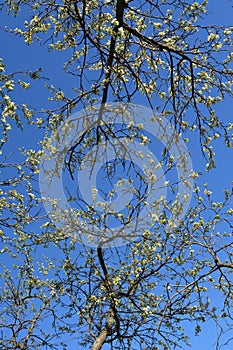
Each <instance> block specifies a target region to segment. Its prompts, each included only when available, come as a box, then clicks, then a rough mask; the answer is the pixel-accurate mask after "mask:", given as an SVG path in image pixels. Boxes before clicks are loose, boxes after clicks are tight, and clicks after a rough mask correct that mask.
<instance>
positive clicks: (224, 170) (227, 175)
mask: <svg viewBox="0 0 233 350" xmlns="http://www.w3.org/2000/svg"><path fill="white" fill-rule="evenodd" d="M209 2H210V3H209V6H208V8H209V11H210V16H209V22H210V23H212V24H213V23H214V24H218V25H223V24H226V25H231V26H232V25H233V19H232V18H233V16H232V15H233V8H232V6H233V2H232V1H230V0H229V1H228V0H210V1H209ZM19 22H21V23H22V20H21V19H16V20H14V19H12V18H9V17H7V16H5V17H2V14H1V18H0V48H1V52H0V57H2V58H3V60H4V63H6V65H7V66H6V72H7V73H10V72H12V71H19V70H24V68H28V69H30V70H36V69H38V68H39V67H42V68H43V74H42V75H43V76H48V77H49V78H50V80H51V83H52V84H53V85H54V86H56V87H59V86H60V87H61V89H62V90H63V91H65V92H67V93H68V92H71V88H72V87H73V86H75V78H74V77H72V76H70V77H69V79H68V77H67V75H65V74H64V73H62V66H63V63H64V61H65V53H62V52H57V53H54V52H52V53H48V52H47V50H46V48H45V47H42V46H39V45H38V44H36V43H34V44H32V45H30V46H26V45H25V44H24V42H23V39H22V38H19V37H17V38H16V37H14V36H11V35H10V34H9V33H5V32H4V31H3V30H2V29H3V28H4V26H5V25H8V24H9V23H12V24H13V25H14V23H16V26H18V27H20V24H19ZM22 80H23V77H22ZM17 91H18V92H17V96H15V100H16V102H20V103H26V104H29V105H32V106H35V107H36V108H37V109H40V108H46V107H47V106H48V102H47V98H48V95H47V92H45V90H44V89H43V87H42V84H41V83H39V82H36V81H35V82H34V84H32V89H29V90H28V91H26V90H23V89H22V90H21V91H19V90H17ZM137 102H138V103H140V101H137ZM216 110H217V112H218V114H219V116H220V118H221V119H222V120H225V122H226V124H227V123H228V122H233V101H232V100H230V99H226V100H225V101H224V103H221V104H219V105H217V107H216ZM38 117H39V115H38ZM30 130H31V128H30V127H28V126H25V129H24V131H20V130H16V128H13V130H12V131H11V133H10V137H11V142H10V146H8V147H10V148H11V147H12V150H14V149H16V148H17V147H23V146H24V147H25V148H37V149H38V148H39V146H38V140H40V139H41V138H42V137H43V134H42V132H41V131H38V132H37V133H33V134H32V133H31V132H30ZM215 145H216V146H215V147H216V149H215V153H216V158H215V160H216V169H213V170H211V171H210V172H208V173H205V170H204V169H205V166H204V162H200V157H202V155H201V153H200V150H199V145H198V144H196V143H195V141H192V142H191V143H190V144H187V147H189V149H190V152H191V156H192V162H193V168H194V170H195V171H202V172H203V173H204V175H203V177H201V183H205V182H207V183H208V185H209V188H210V190H211V191H212V192H213V196H214V198H215V197H216V198H218V199H219V200H221V199H222V196H223V194H222V189H223V188H224V187H227V188H230V187H231V184H232V179H233V176H232V173H233V150H232V149H227V148H226V147H225V146H224V145H222V143H221V142H220V141H219V140H216V141H215ZM216 303H218V301H217V300H216ZM215 332H216V330H215V326H214V324H213V323H208V322H207V323H206V325H203V332H202V333H201V334H200V335H199V336H198V337H193V336H192V334H191V338H192V346H191V349H192V350H202V349H206V350H207V349H208V350H213V349H214V347H213V341H214V340H215V336H214V334H215ZM229 336H230V334H228V337H229ZM231 336H232V337H233V330H232V334H231ZM69 349H70V350H72V349H76V350H77V346H75V347H72V346H70V348H69ZM80 349H81V348H80ZM229 350H230V349H229Z"/></svg>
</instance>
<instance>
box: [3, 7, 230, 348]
mask: <svg viewBox="0 0 233 350" xmlns="http://www.w3.org/2000/svg"><path fill="white" fill-rule="evenodd" d="M1 11H2V13H5V14H6V13H7V14H8V15H9V16H13V17H15V18H16V19H15V23H16V25H17V27H14V28H6V29H5V30H6V31H8V32H10V33H11V34H14V35H16V36H19V37H21V38H22V39H24V41H25V44H26V45H31V44H32V43H35V42H36V43H37V44H36V45H42V46H44V45H48V47H49V50H50V51H51V52H54V51H58V52H60V55H62V54H63V52H65V56H66V58H65V62H64V70H65V72H66V74H67V76H71V77H73V78H75V83H74V88H73V91H72V92H71V91H69V92H68V93H65V92H63V90H62V89H61V88H55V87H54V86H53V85H52V84H50V83H49V80H48V77H46V76H44V75H43V70H42V69H41V68H38V69H37V70H30V69H27V67H25V70H24V71H16V72H10V73H8V72H7V67H6V66H5V63H4V62H3V61H2V60H1V61H0V81H1V84H2V85H1V97H2V100H1V110H2V114H1V130H2V139H1V153H2V154H4V157H3V160H2V161H1V164H0V166H1V171H2V174H3V176H4V177H5V179H4V180H1V182H0V184H1V187H2V189H1V200H0V206H1V215H2V216H1V218H0V223H1V226H2V229H1V231H0V233H1V241H2V249H1V255H2V260H1V261H2V262H1V279H2V283H1V289H0V291H1V296H0V302H1V311H0V327H1V330H2V339H0V349H62V348H63V349H71V348H72V349H73V348H75V346H78V345H74V344H79V346H82V347H83V348H84V347H86V346H89V347H91V349H92V350H97V349H101V348H103V349H108V348H111V349H145V348H148V349H154V350H155V349H159V350H160V349H164V350H166V349H175V348H185V346H186V344H188V342H189V337H191V332H190V328H192V329H193V330H194V332H195V334H196V335H198V334H199V333H200V332H201V330H202V325H203V324H204V322H206V321H210V322H214V323H216V325H217V329H218V333H217V335H216V349H219V348H220V346H221V345H223V346H224V345H225V346H226V347H228V348H229V344H230V343H231V342H232V334H231V332H230V330H231V328H232V312H231V310H232V300H233V294H232V291H233V282H232V279H231V273H232V271H233V258H232V256H233V251H232V247H233V242H232V214H233V208H232V207H231V203H232V189H229V190H228V189H224V198H223V199H220V198H218V199H217V200H216V199H215V198H214V199H212V193H211V191H210V189H209V188H208V186H207V185H205V186H204V187H203V182H202V180H201V176H200V178H199V179H198V176H199V174H198V173H197V172H195V171H191V172H190V174H189V180H190V181H192V179H196V180H195V181H196V182H197V183H196V184H195V185H194V194H193V198H192V202H191V203H192V205H190V208H189V210H188V211H187V212H186V213H185V215H183V216H182V217H181V218H179V220H178V221H177V222H176V223H175V225H174V226H173V225H172V220H173V219H174V216H175V215H174V213H175V214H176V213H179V210H180V209H179V204H180V203H177V201H176V200H175V199H176V196H175V197H174V196H173V193H175V194H176V193H177V191H178V189H179V183H180V182H182V181H184V180H186V179H181V178H178V179H177V176H175V177H174V173H173V172H172V171H173V170H174V167H175V166H176V167H177V166H178V164H177V163H176V164H174V159H173V155H172V151H171V150H172V148H171V147H172V146H171V144H170V145H164V147H162V149H161V157H160V161H159V162H158V164H157V165H158V169H159V168H161V167H162V168H163V169H164V174H165V175H168V177H169V176H170V174H171V179H172V183H170V184H168V183H166V185H165V186H167V188H168V189H169V191H170V192H169V193H170V197H168V199H167V200H166V199H164V198H160V202H159V206H160V207H161V206H162V210H158V208H157V207H158V203H157V202H154V207H152V209H151V208H150V210H151V212H149V214H148V215H151V217H152V219H153V225H152V226H148V227H146V225H145V224H146V223H147V221H146V220H147V219H148V218H146V219H145V221H144V222H143V228H142V227H140V236H137V235H136V236H135V235H133V237H131V236H130V239H128V237H129V236H127V239H126V241H125V242H123V243H124V244H123V243H122V244H121V245H120V246H119V245H115V246H114V245H111V244H110V247H107V248H106V247H105V243H106V241H105V240H104V238H103V237H102V236H98V237H97V238H98V242H96V241H94V244H90V245H87V244H86V242H84V243H83V244H81V243H80V240H79V242H77V235H78V233H77V232H76V235H73V234H71V233H72V232H68V231H69V230H68V229H67V226H65V227H64V225H63V226H62V225H61V223H64V221H63V220H64V218H67V215H68V219H69V220H71V221H72V220H73V221H74V222H75V224H74V226H72V227H74V228H76V227H77V226H76V225H77V223H78V225H79V226H78V227H79V230H81V229H80V227H83V232H84V233H85V235H86V234H87V232H86V226H84V224H83V222H88V225H89V226H87V227H90V225H92V224H93V225H97V226H98V225H99V226H98V227H99V231H98V232H101V230H110V229H109V226H108V221H107V220H106V215H105V216H103V215H99V214H98V212H97V211H96V210H93V207H92V206H91V205H87V203H85V202H84V203H82V204H81V205H80V201H81V195H80V193H79V192H78V191H77V192H76V195H75V196H74V195H73V194H72V193H70V192H69V191H68V190H67V198H68V199H69V202H70V203H72V202H75V203H76V205H79V206H80V207H79V210H76V211H75V210H73V209H72V210H71V211H70V212H68V213H67V211H66V209H64V208H58V209H59V210H58V211H57V205H58V203H56V202H51V201H50V202H49V205H50V209H51V208H52V209H53V210H54V213H55V217H53V219H51V217H49V216H48V215H47V213H46V211H45V210H44V209H43V203H42V198H41V195H40V193H39V187H38V173H39V168H40V162H41V159H42V160H44V161H46V156H47V157H48V155H49V154H52V155H53V154H54V153H53V152H54V150H53V146H54V140H56V139H55V137H60V136H62V137H63V136H64V134H65V132H66V133H67V134H68V135H70V133H72V131H71V129H70V127H69V128H68V129H67V130H65V129H64V125H65V126H66V125H67V124H65V122H66V121H67V120H68V121H70V119H69V118H70V116H71V115H72V113H74V112H75V111H77V109H79V110H81V109H83V108H84V111H88V112H85V113H87V114H85V117H86V118H84V120H85V122H87V123H91V122H92V117H93V115H95V116H97V121H98V123H97V124H93V125H92V127H90V126H88V127H86V128H85V129H84V132H83V133H82V134H81V135H80V134H77V135H78V137H77V135H76V134H72V135H74V136H75V138H74V139H72V141H73V144H72V147H71V146H70V147H68V149H66V154H65V156H66V157H65V159H62V161H64V168H63V171H64V173H65V174H66V176H67V178H68V177H70V178H71V179H75V176H76V172H77V171H80V164H82V161H83V160H84V159H85V157H86V154H87V152H90V151H91V150H92V149H94V147H95V152H94V153H92V158H91V168H92V167H93V168H94V165H95V163H96V162H97V161H98V157H99V155H100V153H98V152H101V145H108V147H109V144H111V145H112V147H113V149H114V150H115V151H118V148H117V147H118V145H120V146H121V147H122V149H125V145H126V143H125V142H126V138H127V137H129V138H135V139H136V140H137V141H138V142H139V143H141V144H142V145H147V144H148V142H147V137H148V132H143V130H142V129H143V126H144V125H141V126H140V125H138V124H137V125H134V124H131V123H130V121H131V120H130V115H129V116H128V114H127V113H128V112H129V109H128V107H126V106H131V105H128V104H127V103H132V104H133V103H135V102H137V100H138V99H140V101H141V104H144V105H145V106H147V107H148V106H149V107H150V108H151V110H152V111H153V113H154V116H155V115H156V113H160V114H159V116H160V119H159V120H162V123H163V122H166V125H168V123H170V124H171V125H173V126H174V128H175V130H174V133H173V134H172V135H173V136H174V137H175V136H177V137H181V136H182V137H183V138H184V139H185V141H188V138H189V139H190V140H192V139H195V140H198V143H199V144H198V145H197V148H198V147H200V150H201V152H202V154H203V162H204V161H206V169H207V171H209V170H211V169H212V168H214V167H215V163H214V150H213V145H214V140H215V139H221V140H223V141H224V142H225V144H226V147H232V143H231V138H232V135H231V130H232V128H233V124H228V125H227V123H225V121H224V120H222V119H221V118H220V117H219V116H218V115H217V112H216V111H215V105H216V104H217V103H220V102H222V101H224V99H225V98H226V97H227V96H228V97H232V87H231V86H232V82H233V80H232V76H233V71H232V61H233V54H232V52H231V48H232V32H233V27H225V26H219V25H212V24H206V21H207V14H208V12H207V1H206V0H204V1H203V2H202V3H199V2H197V1H195V2H192V1H177V0H175V1H172V2H170V1H167V0H156V1H149V0H147V1H146V0H145V1H137V0H131V1H126V0H116V1H107V0H105V1H104V0H103V1H84V0H82V1H62V2H55V1H52V0H51V1H50V0H44V1H37V2H34V1H18V0H15V1H7V2H3V3H2V4H1ZM22 19H23V21H24V24H23V25H21V23H22V22H21V20H22ZM13 25H14V23H13ZM52 57H55V56H52ZM6 63H7V62H6ZM22 76H23V78H22ZM73 81H74V80H72V82H73ZM37 82H41V83H42V84H43V88H44V89H47V90H48V94H49V100H50V105H49V106H48V108H47V107H46V108H44V109H43V110H42V111H40V117H38V114H37V113H38V111H37V110H36V108H35V109H33V108H32V106H30V103H29V102H28V101H26V102H23V103H22V102H21V101H18V100H17V99H18V98H17V94H18V93H19V91H20V89H21V88H23V89H24V90H25V91H26V90H28V89H30V88H31V86H32V88H33V84H34V83H37ZM37 86H38V85H37ZM41 89H42V87H41ZM25 96H26V94H25ZM115 101H116V102H120V103H121V104H120V106H121V107H118V109H117V110H116V114H119V113H120V115H121V116H126V117H125V118H126V119H125V120H123V122H122V124H121V125H120V126H119V125H118V126H114V125H113V124H112V122H111V119H108V121H106V119H105V115H106V113H107V114H108V115H109V113H110V112H109V106H110V108H111V106H112V105H109V103H110V102H115ZM96 103H100V105H99V106H98V107H97V108H96V107H95V106H96ZM117 106H119V105H117ZM90 111H91V113H90ZM93 111H94V112H93ZM114 112H115V111H113V115H114ZM88 113H89V114H88ZM153 113H152V114H153ZM122 118H123V117H122ZM82 120H83V119H82ZM153 121H154V124H155V125H156V123H158V119H152V122H153ZM68 125H70V124H68ZM88 125H89V124H88ZM90 125H91V124H90ZM162 125H164V124H162ZM71 126H72V124H71ZM17 128H27V130H30V132H33V133H36V132H37V130H39V131H40V132H41V133H43V139H42V141H41V143H40V148H38V147H37V148H35V149H22V148H19V149H14V148H12V147H13V145H12V138H11V135H12V132H16V130H17ZM164 129H165V128H163V133H165V135H167V134H166V132H168V131H166V130H164ZM168 129H169V128H168ZM57 130H58V131H59V132H60V134H59V132H57ZM51 132H54V134H53V137H54V138H52V139H51V138H50V137H49V136H50V134H51ZM197 133H198V137H197ZM65 135H66V134H65ZM169 135H170V134H169ZM179 135H181V136H179ZM169 137H170V136H169ZM169 140H171V139H170V138H169ZM180 142H181V141H180ZM182 142H183V141H182ZM178 143H179V142H178ZM58 144H59V142H58ZM182 145H183V143H182ZM43 147H44V148H43ZM96 149H97V150H96ZM45 150H47V151H49V152H47V153H46V151H45ZM57 151H58V149H57V148H56V149H55V155H60V153H59V152H57ZM56 152H57V153H56ZM62 152H63V155H64V149H63V150H62ZM128 153H129V154H128ZM126 154H128V158H126V159H127V161H126V160H125V159H123V160H122V159H120V161H119V159H117V157H116V158H115V159H114V160H113V162H107V161H106V163H105V171H106V169H107V180H108V181H110V182H111V181H113V180H114V179H115V177H116V175H117V173H119V172H122V171H123V170H125V169H126V170H127V171H128V172H129V174H130V176H131V182H130V181H129V184H128V186H129V187H127V189H128V190H129V191H131V190H134V191H135V192H134V197H133V200H132V203H133V204H131V205H130V203H128V204H129V205H128V207H127V210H126V211H123V212H120V213H119V212H118V213H117V212H114V211H113V212H112V214H111V215H112V216H113V217H114V220H116V221H117V222H118V223H121V225H122V227H123V228H124V227H126V226H127V225H128V223H129V222H130V221H131V219H135V218H136V223H137V224H138V225H140V224H141V221H140V213H141V209H142V206H146V205H147V204H146V200H147V192H148V183H147V182H146V177H145V174H144V173H146V170H145V169H144V173H143V172H142V171H140V170H139V169H138V168H137V166H136V165H134V164H133V159H131V156H132V153H131V152H129V151H127V148H126ZM186 159H187V158H186ZM47 160H48V159H47ZM152 166H153V167H155V166H156V164H155V163H153V164H152ZM184 167H185V165H184V164H183V168H184ZM122 169H123V170H122ZM53 170H54V171H55V172H56V170H57V169H56V168H55V169H53ZM58 170H59V171H60V170H61V169H60V168H59V169H58ZM40 171H42V168H40ZM130 171H133V172H134V175H133V176H132V173H130ZM48 175H50V174H48ZM130 176H129V177H130ZM161 178H162V179H163V177H162V176H161ZM174 179H175V180H174ZM107 180H106V181H107ZM121 180H122V179H121V178H120V181H121ZM113 182H114V181H113ZM120 184H122V182H120ZM72 186H74V185H72ZM73 188H74V187H72V189H73ZM96 190H97V189H96V188H93V192H95V191H96ZM107 192H109V193H106V195H108V196H109V197H111V196H112V197H114V195H115V194H114V191H113V192H111V191H107ZM94 194H95V193H93V196H94ZM118 195H119V193H118ZM122 196H123V194H122ZM109 197H108V198H109ZM47 199H48V198H47ZM45 205H46V204H45ZM76 208H77V207H76ZM160 209H161V208H160ZM153 213H154V215H152V214H153ZM58 214H59V215H58ZM171 214H172V215H173V217H172V219H171ZM63 215H64V216H63ZM177 215H178V214H177ZM58 220H60V221H61V222H60V225H56V223H57V221H58ZM85 220H86V221H85ZM109 220H110V219H109ZM65 223H67V221H65ZM114 223H116V222H115V221H114V222H113V229H112V231H114V227H115V226H114ZM112 231H111V232H112ZM67 232H68V233H69V234H67ZM104 233H105V231H104ZM91 234H92V232H90V235H91ZM110 238H112V236H110ZM131 238H132V239H131ZM92 239H93V237H92ZM228 333H229V336H228ZM221 339H222V342H221ZM70 346H71V347H70Z"/></svg>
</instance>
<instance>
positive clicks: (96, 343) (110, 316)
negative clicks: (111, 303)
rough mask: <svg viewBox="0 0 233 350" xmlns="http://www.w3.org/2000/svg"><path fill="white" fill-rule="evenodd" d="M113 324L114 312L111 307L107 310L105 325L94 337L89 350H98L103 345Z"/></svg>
mask: <svg viewBox="0 0 233 350" xmlns="http://www.w3.org/2000/svg"><path fill="white" fill-rule="evenodd" d="M113 324H114V312H113V309H112V307H110V309H109V310H108V317H107V322H106V326H105V327H104V328H103V329H102V330H101V331H100V333H99V335H98V337H97V338H96V339H95V341H94V343H93V345H92V347H91V350H100V349H101V348H102V346H103V345H104V343H105V341H106V338H107V336H108V335H109V334H110V333H111V331H112V327H113Z"/></svg>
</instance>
